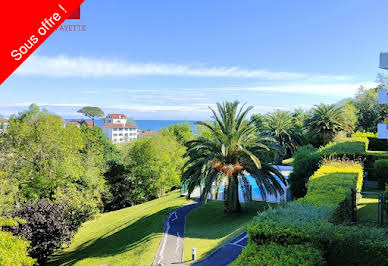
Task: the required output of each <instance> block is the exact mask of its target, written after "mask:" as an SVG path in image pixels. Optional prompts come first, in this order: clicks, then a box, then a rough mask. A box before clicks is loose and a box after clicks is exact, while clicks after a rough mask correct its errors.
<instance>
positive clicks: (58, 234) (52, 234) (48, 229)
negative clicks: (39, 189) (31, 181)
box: [8, 199, 71, 263]
mask: <svg viewBox="0 0 388 266" xmlns="http://www.w3.org/2000/svg"><path fill="white" fill-rule="evenodd" d="M13 214H14V216H15V217H19V218H21V219H23V220H25V221H26V222H25V223H23V224H19V225H18V226H14V227H10V228H8V229H9V230H10V231H11V232H12V233H14V234H16V235H18V236H21V237H22V238H24V239H26V240H28V241H30V243H31V246H30V249H29V253H30V255H31V257H33V258H36V259H37V260H38V262H39V263H44V262H45V261H46V259H47V257H48V256H50V255H51V254H52V253H53V252H54V250H55V249H58V248H60V247H61V246H62V244H63V243H65V242H67V241H70V237H71V227H70V225H69V224H68V221H67V220H66V212H65V211H64V210H63V207H62V206H60V205H59V204H53V203H51V202H49V201H47V200H45V199H41V200H39V201H38V202H37V204H29V205H26V206H24V207H23V208H21V209H19V210H16V211H15V212H14V213H13Z"/></svg>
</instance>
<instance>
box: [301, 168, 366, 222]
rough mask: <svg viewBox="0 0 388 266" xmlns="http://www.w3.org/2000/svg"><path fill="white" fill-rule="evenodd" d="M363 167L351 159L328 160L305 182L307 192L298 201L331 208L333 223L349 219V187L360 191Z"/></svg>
mask: <svg viewBox="0 0 388 266" xmlns="http://www.w3.org/2000/svg"><path fill="white" fill-rule="evenodd" d="M362 183H363V169H362V166H361V164H360V163H356V162H352V161H329V162H326V163H325V164H324V165H322V166H321V168H319V170H318V171H316V172H315V174H314V175H313V176H312V177H311V178H310V181H309V182H308V184H307V187H308V190H307V191H308V192H307V194H306V196H305V197H304V198H303V199H299V200H298V201H300V202H302V203H307V204H311V205H315V206H326V207H328V208H330V209H332V210H333V214H332V217H331V218H330V220H331V221H332V222H334V223H342V222H345V221H350V220H351V217H352V204H351V203H352V201H351V193H350V191H351V189H354V190H357V191H361V189H362Z"/></svg>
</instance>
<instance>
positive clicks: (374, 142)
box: [368, 137, 388, 151]
mask: <svg viewBox="0 0 388 266" xmlns="http://www.w3.org/2000/svg"><path fill="white" fill-rule="evenodd" d="M368 139H369V146H368V150H370V151H388V142H387V140H386V139H378V138H372V137H370V138H368Z"/></svg>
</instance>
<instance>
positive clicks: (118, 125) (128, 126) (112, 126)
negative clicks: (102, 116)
mask: <svg viewBox="0 0 388 266" xmlns="http://www.w3.org/2000/svg"><path fill="white" fill-rule="evenodd" d="M102 128H137V126H135V125H130V124H125V125H123V124H109V125H105V126H103V127H102Z"/></svg>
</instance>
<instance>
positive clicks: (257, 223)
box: [248, 203, 388, 265]
mask: <svg viewBox="0 0 388 266" xmlns="http://www.w3.org/2000/svg"><path fill="white" fill-rule="evenodd" d="M328 213H330V211H329V212H328V210H327V209H325V207H323V208H322V207H316V206H308V205H307V204H301V203H291V204H290V205H289V206H286V207H281V208H278V209H272V210H267V211H265V212H263V213H261V214H259V215H258V216H257V217H255V218H254V220H253V223H252V224H250V225H249V226H248V234H249V239H250V243H255V244H256V245H259V246H260V245H266V244H269V243H277V244H279V245H283V246H288V245H302V244H307V243H310V244H311V245H313V246H314V247H316V248H318V249H320V250H323V251H324V258H325V260H326V261H327V263H328V265H387V264H388V242H387V240H386V237H385V232H384V230H383V229H379V228H374V227H363V226H345V225H334V224H332V223H330V222H328V221H327V220H325V218H326V217H327V214H328Z"/></svg>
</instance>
